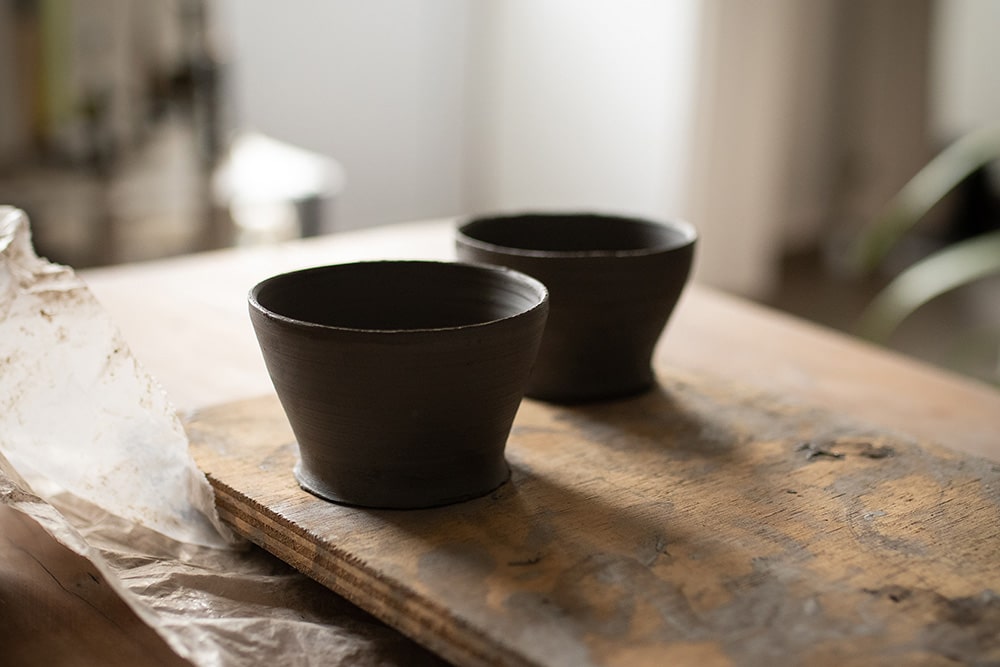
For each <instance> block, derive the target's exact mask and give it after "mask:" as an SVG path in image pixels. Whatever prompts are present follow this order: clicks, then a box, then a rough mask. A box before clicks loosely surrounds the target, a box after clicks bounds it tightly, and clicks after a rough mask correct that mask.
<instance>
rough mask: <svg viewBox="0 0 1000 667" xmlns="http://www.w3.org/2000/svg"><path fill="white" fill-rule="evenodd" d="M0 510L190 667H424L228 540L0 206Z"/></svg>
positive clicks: (140, 392) (106, 352)
mask: <svg viewBox="0 0 1000 667" xmlns="http://www.w3.org/2000/svg"><path fill="white" fill-rule="evenodd" d="M149 298H150V299H153V300H155V298H156V295H149ZM0 502H2V503H3V504H6V505H8V506H10V507H11V508H13V509H16V510H18V511H20V512H22V513H24V514H25V515H27V516H29V517H31V518H32V519H33V520H34V521H36V522H37V523H38V524H39V525H40V526H42V527H43V528H44V530H45V531H46V532H48V533H49V534H50V535H51V536H52V537H53V538H55V539H56V540H58V541H59V542H60V543H62V544H63V545H65V546H66V547H68V548H69V549H71V550H72V551H73V552H75V553H77V554H80V555H81V556H83V557H85V558H87V559H88V560H90V561H91V562H92V563H93V564H94V566H95V567H96V568H97V569H98V570H99V571H100V572H101V574H102V575H103V576H104V577H105V579H107V581H108V582H109V583H110V585H111V586H112V587H114V588H115V590H116V592H117V593H118V594H119V595H120V596H121V597H122V599H124V600H125V602H126V603H127V604H128V605H129V606H130V607H131V608H132V609H133V610H134V611H135V612H136V613H137V615H138V616H139V617H140V618H141V619H142V620H144V621H145V622H146V623H147V624H149V625H150V626H151V627H152V628H153V629H154V630H156V632H157V633H158V634H159V635H160V636H161V637H163V638H164V639H165V640H166V641H167V643H168V644H169V645H170V647H171V648H172V649H173V650H174V651H175V652H176V653H177V654H179V655H180V656H182V657H184V658H187V659H188V660H190V661H191V662H193V663H195V664H197V665H237V664H268V663H271V664H283V665H291V664H303V665H309V664H324V665H338V664H350V665H367V664H371V665H376V664H377V665H387V664H414V663H421V664H425V663H426V662H428V661H431V662H433V661H434V660H433V659H432V658H431V657H430V656H429V655H427V654H425V653H424V652H423V651H421V650H419V649H418V648H417V647H416V646H415V645H413V644H411V643H410V642H409V641H407V640H405V639H403V638H402V637H401V636H400V635H398V634H397V633H395V632H394V631H392V630H390V629H388V628H386V627H385V626H383V625H382V624H380V623H379V622H377V621H375V620H374V619H371V618H370V617H368V616H366V615H365V614H363V613H361V612H359V611H358V610H357V609H355V608H354V607H353V606H351V605H350V604H348V603H346V602H345V601H344V600H342V599H341V598H339V597H338V596H336V595H334V594H332V593H330V592H329V591H326V590H325V589H322V588H321V587H319V586H318V585H317V584H315V583H314V582H312V581H310V580H308V579H306V578H305V577H303V576H302V575H299V574H297V573H295V572H293V571H292V570H290V569H289V568H287V567H286V566H284V565H283V564H281V563H280V562H278V561H276V560H274V559H273V558H271V557H269V556H268V555H267V554H264V553H262V552H261V551H259V550H257V549H255V548H251V547H249V546H248V545H247V544H244V543H242V542H240V541H239V540H237V539H235V538H234V537H233V536H232V535H231V534H230V532H229V531H228V530H227V529H226V527H225V526H224V525H222V524H221V523H220V522H219V520H218V517H217V515H216V512H215V508H214V504H213V496H212V490H211V487H210V486H209V484H208V482H207V480H206V479H205V477H204V475H203V474H202V473H201V472H200V471H199V470H198V469H197V467H196V466H195V464H194V462H193V460H192V458H191V457H190V455H189V453H188V443H187V439H186V436H185V434H184V430H183V428H182V426H181V423H180V421H179V419H178V418H177V416H176V413H175V412H174V411H173V409H172V408H171V406H170V404H169V401H168V399H167V397H166V396H165V395H164V392H163V391H162V389H161V388H160V387H159V385H158V384H157V383H156V381H155V380H154V379H153V378H152V377H151V376H150V375H149V374H148V373H146V372H145V371H144V370H143V368H142V367H141V366H140V365H139V364H138V363H137V361H136V360H135V358H134V357H133V356H132V354H131V353H130V351H129V349H128V346H127V345H126V343H125V341H124V340H122V338H121V335H120V334H119V332H118V331H117V329H116V327H115V326H114V323H113V322H111V320H110V318H109V317H108V315H107V314H106V313H105V312H104V311H103V310H102V309H101V307H100V305H99V303H98V302H97V301H96V299H95V298H94V297H93V296H92V295H91V294H90V292H89V291H88V290H87V288H86V286H85V285H84V284H83V283H82V282H81V281H80V280H79V279H78V278H77V277H76V276H75V274H74V273H73V271H72V270H71V269H69V268H67V267H64V266H58V265H55V264H52V263H50V262H48V261H46V260H44V259H40V258H39V257H37V256H36V254H35V252H34V250H33V248H32V246H31V235H30V229H29V225H28V220H27V218H26V217H25V215H24V214H23V213H22V212H21V211H19V210H16V209H13V208H10V207H0ZM0 657H2V656H0ZM0 662H2V659H0Z"/></svg>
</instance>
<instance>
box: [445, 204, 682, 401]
mask: <svg viewBox="0 0 1000 667" xmlns="http://www.w3.org/2000/svg"><path fill="white" fill-rule="evenodd" d="M696 238H697V234H696V232H695V230H694V228H693V227H692V226H691V225H689V224H687V223H684V222H654V221H649V220H642V219H636V218H627V217H616V216H610V215H592V214H556V213H539V214H524V215H510V216H498V217H479V218H473V219H471V220H468V221H466V222H465V223H463V224H461V225H460V226H459V228H458V230H457V236H456V247H457V253H458V257H459V259H460V260H464V261H470V262H483V263H488V264H497V265H502V266H507V267H510V268H512V269H515V270H517V271H521V272H524V273H527V274H528V275H532V276H534V277H536V278H538V279H539V280H541V281H542V282H543V283H544V284H545V286H546V287H548V288H549V292H550V294H551V300H552V304H551V309H550V312H549V319H548V325H547V326H546V330H545V336H544V338H543V340H542V347H541V349H540V350H539V352H538V360H537V361H536V363H535V369H534V371H533V372H532V376H531V379H530V381H529V383H528V388H527V390H526V392H525V394H526V395H527V396H529V397H532V398H538V399H543V400H548V401H554V402H563V403H572V402H581V401H592V400H600V399H610V398H616V397H621V396H628V395H631V394H636V393H639V392H642V391H644V390H646V389H649V388H650V387H651V386H652V385H653V384H654V383H655V377H654V374H653V370H652V368H651V358H652V354H653V348H654V347H655V345H656V342H657V340H658V339H659V336H660V333H661V332H662V331H663V328H664V326H666V323H667V320H668V319H669V317H670V314H671V312H672V311H673V309H674V306H675V305H676V303H677V299H678V298H679V296H680V294H681V291H682V290H683V288H684V285H685V284H686V282H687V280H688V275H689V274H690V271H691V263H692V259H693V256H694V247H695V241H696Z"/></svg>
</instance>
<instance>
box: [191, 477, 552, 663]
mask: <svg viewBox="0 0 1000 667" xmlns="http://www.w3.org/2000/svg"><path fill="white" fill-rule="evenodd" d="M207 477H208V480H209V482H210V483H211V485H212V488H213V490H214V491H215V502H216V507H217V508H218V510H219V516H220V517H221V518H222V520H223V521H226V522H227V523H229V524H230V525H231V526H233V527H234V528H235V529H236V532H237V533H239V534H241V535H244V536H245V537H247V538H248V539H249V540H250V541H251V542H253V543H254V544H256V545H257V546H259V547H261V548H262V549H264V550H265V551H267V552H269V553H271V554H272V555H274V556H276V557H277V558H279V559H281V560H283V561H285V562H286V563H288V564H289V565H291V566H292V567H294V568H295V569H296V570H298V571H299V572H301V573H303V574H304V575H306V576H308V577H310V578H312V579H315V580H316V581H318V582H319V583H321V584H323V585H324V586H326V587H327V588H329V589H330V590H332V591H334V592H336V593H338V594H339V595H341V596H343V597H344V598H346V599H348V600H350V601H351V602H353V603H354V604H356V605H357V606H358V607H360V608H361V609H364V610H365V611H367V612H368V613H370V614H372V615H373V616H375V617H376V618H378V619H379V620H381V621H383V622H384V623H386V624H388V625H390V626H392V627H394V628H396V629H397V630H399V631H400V632H402V633H403V634H405V635H407V636H408V637H410V638H411V639H413V640H414V641H416V642H418V643H419V644H422V645H423V646H425V647H426V648H428V649H429V650H431V651H434V652H435V653H437V654H438V655H440V656H442V657H443V658H445V659H447V660H449V661H451V662H455V663H456V664H460V665H470V666H477V665H483V666H487V665H498V664H502V665H510V666H512V667H520V666H524V667H532V666H534V665H535V664H536V663H533V662H530V661H526V660H525V659H524V656H523V655H521V654H519V653H517V652H514V651H512V650H509V649H506V648H505V647H503V646H500V645H498V644H497V643H496V642H495V641H493V640H491V639H489V638H488V637H486V636H485V635H484V634H483V633H482V632H481V631H479V630H478V629H477V628H475V627H473V626H471V625H469V624H468V623H465V622H464V621H462V619H460V618H458V617H456V616H455V615H454V614H452V613H450V612H449V611H448V610H447V609H445V608H443V607H442V606H440V605H438V604H435V603H434V602H433V601H430V600H427V599H426V598H419V597H418V595H417V594H416V592H415V591H414V590H413V589H411V588H409V587H407V586H405V585H404V584H403V583H402V582H399V581H392V580H389V579H386V578H385V577H382V576H380V575H379V573H378V572H377V571H375V570H373V569H371V568H368V567H366V564H365V562H364V561H362V560H360V559H358V558H354V557H352V556H351V555H350V554H348V553H346V552H344V551H343V550H341V549H338V548H337V547H335V546H334V545H332V544H330V543H329V542H327V541H325V540H319V541H317V540H315V539H314V538H311V537H310V536H308V535H307V534H306V532H305V531H303V530H302V529H301V528H300V527H299V526H297V525H295V524H294V523H291V522H288V521H285V520H283V518H282V517H281V516H280V515H279V514H277V513H275V512H273V511H271V510H270V509H269V508H267V507H264V506H262V505H261V504H260V503H258V502H256V501H254V500H253V499H252V498H249V497H248V496H246V495H245V494H243V493H241V492H240V491H238V490H236V489H234V488H232V487H230V486H228V485H227V484H225V483H224V482H222V481H221V480H219V479H218V478H216V477H214V476H213V475H212V474H210V473H209V474H207Z"/></svg>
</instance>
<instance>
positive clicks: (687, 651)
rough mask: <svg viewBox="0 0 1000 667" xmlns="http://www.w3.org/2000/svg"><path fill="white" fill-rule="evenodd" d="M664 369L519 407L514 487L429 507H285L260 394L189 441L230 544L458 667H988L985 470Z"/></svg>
mask: <svg viewBox="0 0 1000 667" xmlns="http://www.w3.org/2000/svg"><path fill="white" fill-rule="evenodd" d="M659 373H660V387H659V388H658V389H657V390H656V391H653V392H651V393H648V394H646V395H643V396H640V397H636V398H632V399H626V400H621V401H617V402H611V403H603V404H594V405H589V406H577V407H559V406H550V405H547V404H543V403H539V402H533V401H530V400H529V401H525V402H524V403H523V404H522V406H521V409H520V411H519V413H518V416H517V419H516V420H515V425H514V430H513V432H512V434H511V437H510V441H509V445H508V450H507V455H508V461H509V463H510V465H511V467H512V470H513V477H512V480H511V481H510V482H509V483H507V484H506V485H504V486H503V487H501V488H500V489H499V490H498V491H497V492H495V493H493V494H492V495H491V496H489V497H486V498H482V499H479V500H475V501H470V502H466V503H462V504H458V505H454V506H451V507H446V508H438V509H433V510H418V511H371V510H361V509H356V508H349V507H344V506H339V505H335V504H332V503H328V502H325V501H322V500H319V499H317V498H315V497H313V496H311V495H310V494H308V493H306V492H304V491H301V490H300V489H299V488H298V487H297V485H296V483H295V481H294V478H293V477H292V475H291V468H292V465H293V464H294V461H295V458H296V447H295V443H294V440H293V438H292V435H291V432H290V430H289V429H288V427H287V425H286V421H285V419H284V416H283V414H282V413H281V410H280V407H279V405H278V403H277V400H276V399H275V398H273V397H272V396H264V397H261V398H258V399H252V400H248V401H242V402H237V403H232V404H227V405H224V406H220V407H217V408H212V409H208V410H205V411H202V412H200V413H198V414H197V415H195V416H194V417H193V418H192V419H191V420H189V422H188V425H187V426H188V430H189V433H190V435H191V438H192V447H193V453H194V455H195V457H196V459H197V461H198V463H199V465H200V466H201V467H202V468H203V469H204V470H205V471H206V472H207V474H208V475H209V478H210V479H211V481H212V484H213V486H214V487H215V489H216V492H217V502H218V505H219V508H220V511H221V513H222V515H223V517H224V518H225V519H226V520H227V521H229V522H230V523H232V524H233V525H234V526H235V527H236V529H237V530H238V531H239V532H241V533H242V534H244V535H246V536H247V537H248V538H249V539H251V540H252V541H254V542H256V543H257V544H259V545H261V546H262V547H264V548H265V549H267V550H268V551H271V552H272V553H274V554H275V555H277V556H279V557H280V558H282V559H284V560H286V561H287V562H289V563H291V564H292V565H294V566H295V567H296V568H298V569H299V570H301V571H302V572H304V573H305V574H307V575H309V576H310V577H313V578H314V579H316V580H318V581H319V582H321V583H322V584H324V585H326V586H327V587H329V588H331V589H332V590H334V591H337V592H339V593H341V594H343V595H344V596H346V597H347V598H349V599H350V600H352V601H353V602H355V603H356V604H358V605H359V606H361V607H363V608H365V609H367V610H368V611H370V612H372V613H373V614H375V615H376V616H378V617H380V618H382V619H383V620H385V621H386V622H387V623H389V624H390V625H393V626H395V627H397V628H399V629H400V630H401V631H402V632H404V633H405V634H407V635H410V636H411V637H413V638H415V639H416V640H418V641H419V642H421V643H423V644H424V645H426V646H427V647H429V648H431V649H432V650H434V651H436V652H438V653H440V654H441V655H442V656H444V657H446V658H448V659H450V660H452V661H455V662H458V663H461V664H501V665H529V664H543V665H591V664H594V665H596V664H600V665H662V664H670V663H671V661H677V662H679V663H691V662H698V663H702V664H704V665H729V664H733V665H762V664H772V663H776V664H837V665H873V664H894V665H895V664H941V665H944V664H953V663H954V662H955V661H959V662H967V663H977V662H978V663H983V664H985V663H990V662H995V661H998V660H1000V595H998V593H1000V557H998V554H1000V465H997V464H995V463H991V462H989V461H986V460H983V459H978V458H974V457H971V456H968V455H965V454H959V453H955V452H953V451H951V450H948V449H945V448H943V447H939V446H937V445H932V444H928V443H922V442H917V441H914V440H912V439H910V438H908V437H906V436H903V435H901V434H899V433H893V432H889V431H887V430H885V429H884V428H879V427H873V426H867V425H864V424H859V423H857V422H855V421H852V420H850V419H845V418H841V417H839V416H837V415H835V414H834V413H832V412H828V411H824V410H819V409H815V408H810V407H808V406H806V405H805V404H798V403H795V402H793V401H790V400H782V401H779V400H776V399H775V398H773V397H772V396H771V395H768V394H764V393H758V392H754V391H749V390H747V389H744V388H742V387H739V386H735V385H732V386H730V385H725V384H722V383H720V382H718V381H717V380H711V381H709V380H707V379H706V377H705V376H703V375H699V374H694V373H686V372H681V371H679V370H677V369H676V368H670V367H667V366H663V365H661V366H660V367H659Z"/></svg>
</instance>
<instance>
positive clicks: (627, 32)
mask: <svg viewBox="0 0 1000 667" xmlns="http://www.w3.org/2000/svg"><path fill="white" fill-rule="evenodd" d="M697 7H698V3H697V1H696V0H673V1H671V2H658V1H656V0H623V1H620V2H600V3H588V4H581V3H577V2H573V1H572V0H508V1H505V2H474V1H473V0H405V1H398V0H372V1H362V0H332V1H330V2H308V1H306V0H294V1H291V2H281V3H272V2H265V1H264V0H231V1H230V2H228V3H227V4H226V5H225V12H224V13H226V14H229V15H230V18H229V26H230V30H229V32H230V33H231V37H230V39H231V41H232V44H233V61H234V65H235V69H234V71H235V75H236V79H235V90H236V93H237V98H236V111H237V113H238V115H239V116H241V117H242V119H243V120H244V122H245V123H247V124H249V125H251V126H253V127H255V128H256V129H259V130H261V131H263V132H266V133H268V134H271V135H273V136H275V137H277V138H279V139H282V140H285V141H288V142H291V143H295V144H298V145H301V146H303V147H305V148H309V149H311V150H315V151H319V152H321V153H324V154H326V155H329V156H332V157H334V158H335V159H337V160H338V161H339V162H340V163H341V164H342V165H343V167H344V169H345V171H346V176H347V186H346V189H345V190H344V193H343V196H342V198H341V199H340V201H339V204H338V207H339V210H338V212H337V215H338V225H337V226H338V227H340V228H348V227H356V226H362V225H369V224H377V223H383V222H391V221H397V220H404V219H416V218H426V217H435V216H446V215H455V214H461V213H469V212H485V211H495V210H510V209H522V208H528V207H532V208H535V207H539V208H553V207H557V208H600V209H606V210H615V211H622V212H632V213H638V214H644V215H655V216H676V215H679V214H681V213H682V212H683V211H682V209H683V202H682V199H683V195H684V192H685V191H686V178H687V171H686V168H685V165H686V161H687V158H688V145H687V139H688V136H689V135H690V114H691V105H692V103H693V100H692V93H691V88H692V86H693V73H694V62H693V51H694V40H695V37H696V30H695V22H696V21H697V14H698V12H697Z"/></svg>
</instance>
